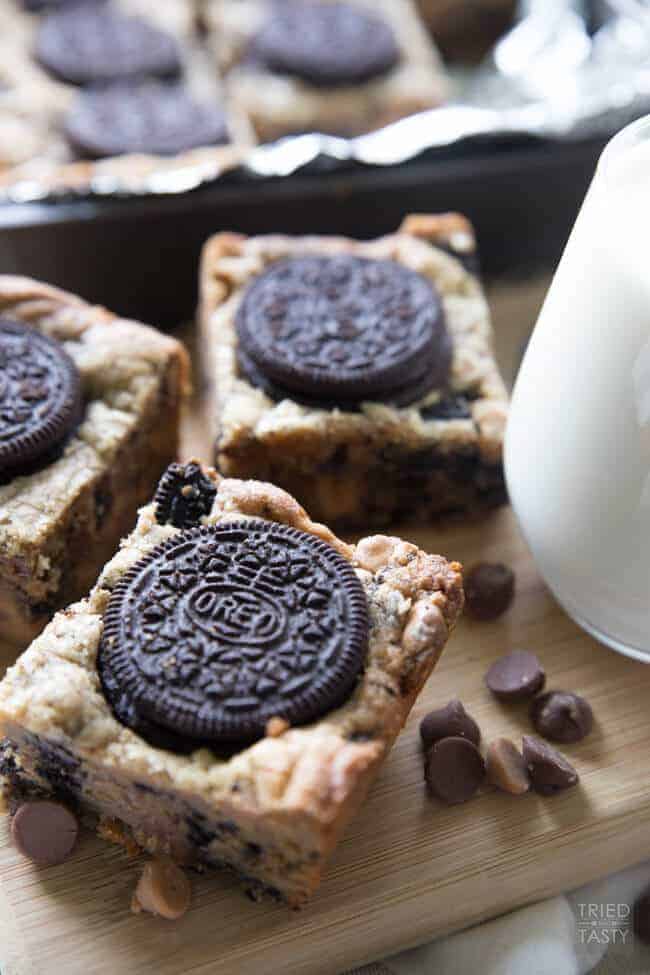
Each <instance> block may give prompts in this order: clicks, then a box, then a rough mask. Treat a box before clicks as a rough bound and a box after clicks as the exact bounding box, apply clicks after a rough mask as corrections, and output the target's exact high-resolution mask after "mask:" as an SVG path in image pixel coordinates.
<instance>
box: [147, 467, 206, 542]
mask: <svg viewBox="0 0 650 975" xmlns="http://www.w3.org/2000/svg"><path fill="white" fill-rule="evenodd" d="M216 496H217V486H216V484H215V483H214V482H213V481H211V480H210V478H209V477H208V476H207V474H204V473H203V469H202V467H201V465H200V464H199V462H198V461H194V460H192V461H189V463H187V464H170V465H169V467H168V468H167V470H166V471H165V473H164V474H163V476H162V477H161V479H160V482H159V484H158V487H157V489H156V493H155V495H154V506H155V512H156V521H157V522H158V524H159V525H174V527H175V528H189V527H191V526H192V525H198V524H199V523H200V521H201V518H203V517H204V516H205V515H209V514H210V512H211V511H212V505H213V504H214V499H215V498H216Z"/></svg>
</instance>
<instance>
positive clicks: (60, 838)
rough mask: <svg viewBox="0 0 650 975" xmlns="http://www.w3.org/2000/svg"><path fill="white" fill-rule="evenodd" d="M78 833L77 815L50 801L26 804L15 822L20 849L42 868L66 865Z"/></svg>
mask: <svg viewBox="0 0 650 975" xmlns="http://www.w3.org/2000/svg"><path fill="white" fill-rule="evenodd" d="M78 832H79V824H78V822H77V818H76V816H75V815H74V813H72V812H70V810H69V809H68V808H67V806H64V805H62V804H61V803H60V802H52V801H51V800H48V799H43V800H39V801H37V802H26V803H24V804H23V805H22V806H20V807H19V808H18V810H17V812H16V815H15V816H14V818H13V819H12V821H11V835H12V838H13V841H14V843H15V844H16V847H17V848H18V849H19V850H20V852H21V853H23V854H24V855H25V856H27V857H29V858H30V860H33V861H34V862H35V863H38V864H40V865H42V866H54V865H55V864H57V863H63V861H64V860H66V859H67V858H68V857H69V856H70V854H71V853H72V850H73V848H74V845H75V843H76V841H77V834H78Z"/></svg>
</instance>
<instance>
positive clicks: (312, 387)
mask: <svg viewBox="0 0 650 975" xmlns="http://www.w3.org/2000/svg"><path fill="white" fill-rule="evenodd" d="M236 328H237V335H238V338H239V347H238V357H239V364H240V368H241V370H242V372H243V373H244V374H245V375H246V376H247V377H248V378H249V379H250V381H251V382H252V383H253V384H254V385H257V386H260V387H261V388H263V389H265V390H266V391H267V392H268V393H269V394H270V395H271V396H273V398H274V399H278V398H286V397H288V398H291V399H294V400H298V401H299V402H304V403H307V404H310V405H311V404H313V405H317V406H319V405H321V406H330V405H333V406H339V407H341V408H345V409H355V408H358V406H359V404H360V403H361V402H363V401H368V400H381V401H385V402H392V403H395V404H396V405H399V406H406V405H408V404H409V403H411V402H414V401H415V400H417V399H419V398H421V397H422V396H424V395H425V394H426V393H428V392H429V391H430V390H431V389H434V388H439V387H442V386H444V384H445V380H446V378H447V375H448V372H449V367H450V364H451V354H452V346H451V340H450V338H449V334H448V332H447V328H446V326H445V321H444V314H443V309H442V303H441V301H440V298H439V296H438V294H437V293H436V291H435V290H434V288H433V286H432V285H431V283H430V282H429V281H428V280H427V279H426V278H424V277H423V276H422V275H420V274H417V273H416V272H414V271H411V270H410V269H408V268H406V267H404V266H402V265H401V264H398V263H396V262H394V261H379V260H372V259H369V258H362V257H352V256H351V255H340V256H337V257H323V256H309V257H299V258H293V259H290V260H287V261H281V262H278V263H276V264H273V265H272V266H271V267H270V268H269V269H268V270H267V271H265V272H264V273H263V274H261V275H260V276H259V277H258V278H256V279H255V280H254V281H253V283H252V284H251V285H250V286H249V287H248V289H247V290H246V292H245V294H244V296H243V299H242V301H241V304H240V306H239V309H238V311H237V318H236Z"/></svg>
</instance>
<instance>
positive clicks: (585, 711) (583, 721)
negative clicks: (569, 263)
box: [530, 691, 594, 743]
mask: <svg viewBox="0 0 650 975" xmlns="http://www.w3.org/2000/svg"><path fill="white" fill-rule="evenodd" d="M530 718H531V721H532V722H533V725H534V726H535V731H537V732H538V733H539V734H540V735H542V736H543V737H544V738H548V739H549V740H550V741H561V742H566V743H569V742H576V741H582V739H583V738H585V737H586V736H587V735H588V734H589V732H590V731H591V729H592V728H593V725H594V714H593V711H592V710H591V705H590V704H589V703H588V701H585V699H584V697H580V695H579V694H572V693H570V692H569V691H548V692H547V693H546V694H542V695H541V696H540V697H536V698H535V700H534V701H533V703H532V704H531V706H530Z"/></svg>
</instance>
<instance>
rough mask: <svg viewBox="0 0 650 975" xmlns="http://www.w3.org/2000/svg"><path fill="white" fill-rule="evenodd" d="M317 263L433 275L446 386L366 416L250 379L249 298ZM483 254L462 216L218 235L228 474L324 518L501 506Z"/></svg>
mask: <svg viewBox="0 0 650 975" xmlns="http://www.w3.org/2000/svg"><path fill="white" fill-rule="evenodd" d="M314 255H316V256H323V257H328V258H330V259H337V260H338V259H343V258H345V259H349V258H353V259H355V260H356V259H359V258H361V259H363V260H368V259H372V260H379V261H382V262H386V261H387V262H391V263H397V264H398V265H399V267H400V268H406V269H408V270H409V271H411V272H416V273H417V275H419V276H420V277H423V278H424V279H426V281H427V282H428V283H429V284H430V285H431V286H432V287H433V289H434V292H435V294H437V295H438V298H439V301H440V303H441V305H442V309H443V312H444V318H445V321H446V329H447V333H448V336H449V339H450V340H451V345H452V351H451V362H450V365H449V369H448V373H447V375H446V376H445V377H444V378H443V379H442V381H439V382H437V383H433V385H432V388H430V389H425V390H424V391H423V390H422V389H421V388H420V389H419V390H416V389H415V388H414V389H413V395H412V397H411V399H412V400H413V401H412V402H409V403H408V404H407V405H405V406H404V405H403V406H396V405H393V404H391V402H386V401H381V399H376V400H375V401H372V400H368V401H365V402H363V401H362V402H360V403H359V404H358V407H357V408H356V409H354V410H352V409H347V408H343V407H341V406H340V405H337V403H336V402H333V403H332V402H330V403H329V404H328V405H326V406H322V407H320V406H318V405H307V403H306V402H305V401H304V400H302V401H300V399H299V398H293V397H294V394H293V393H291V392H286V391H283V390H280V391H278V390H277V389H276V390H274V389H270V390H269V389H267V388H266V387H265V388H262V386H261V385H260V382H259V381H257V379H256V378H255V377H253V378H249V377H250V376H251V375H252V374H251V373H250V371H249V370H246V371H245V370H244V369H243V368H242V361H241V355H240V353H241V349H240V345H241V343H240V340H239V332H238V327H237V321H238V315H239V309H240V307H241V305H242V301H243V299H244V297H245V296H246V295H247V294H248V293H249V291H250V288H251V287H252V285H253V284H254V283H255V282H256V281H258V280H259V278H260V276H261V275H263V274H265V273H267V272H268V270H269V268H272V267H273V266H274V265H275V264H276V262H287V261H290V260H294V259H297V258H300V259H303V258H304V257H305V256H314ZM475 257H476V255H475V245H474V235H473V232H472V228H471V226H470V224H469V223H468V222H467V221H466V220H465V219H464V218H463V217H460V216H458V215H456V214H447V215H438V216H411V217H408V218H407V219H406V221H405V222H404V224H403V225H402V227H401V228H400V230H399V231H398V232H397V233H395V234H391V235H389V236H386V237H382V238H380V239H377V240H373V241H354V240H350V239H344V238H336V237H288V236H281V235H273V236H260V237H249V238H247V237H243V236H240V235H237V234H217V235H216V236H215V237H212V238H211V240H209V241H208V243H207V244H206V245H205V249H204V253H203V260H202V267H201V285H200V291H201V301H200V325H201V331H202V347H203V361H204V364H205V370H206V374H207V381H208V385H209V388H210V395H211V398H212V408H211V417H212V424H213V428H212V429H213V435H214V441H215V458H216V466H217V468H218V469H219V470H220V471H221V472H222V473H223V474H225V475H227V476H233V477H251V476H259V477H263V478H268V479H269V480H271V481H273V482H274V483H277V484H279V485H280V486H281V487H283V488H285V489H286V490H287V491H289V492H290V493H291V494H293V495H294V496H295V497H297V498H298V500H299V501H300V502H301V503H302V504H304V505H305V507H306V508H307V510H309V511H310V513H311V514H312V516H313V517H315V518H318V519H319V520H323V521H326V522H328V523H333V524H344V525H347V526H354V527H358V526H363V525H381V524H385V523H388V522H390V521H391V520H393V519H396V518H399V517H404V516H410V517H415V518H421V519H426V518H431V517H432V516H435V515H440V514H442V513H446V512H453V511H463V512H465V511H468V510H476V509H478V510H482V509H484V508H485V507H486V506H490V505H493V504H498V503H501V502H502V501H503V500H504V485H503V471H502V443H503V433H504V428H505V422H506V415H507V394H506V390H505V387H504V384H503V381H502V379H501V376H500V374H499V370H498V367H497V364H496V362H495V359H494V354H493V350H492V329H491V325H490V317H489V311H488V307H487V303H486V300H485V297H484V295H483V291H482V289H481V285H480V283H479V281H478V279H477V277H476V274H475V268H476V261H475ZM355 300H356V301H357V303H358V301H361V300H362V298H361V297H359V296H357V298H356V299H355ZM435 300H436V299H435V298H434V297H433V296H432V297H431V301H432V302H433V301H435ZM380 314H381V311H380ZM399 329H401V325H400V326H399ZM406 351H407V352H408V349H407V350H406ZM424 361H425V362H426V360H424ZM432 368H434V367H433V366H432ZM432 375H433V373H432ZM425 378H426V376H425ZM418 382H421V380H418ZM407 392H408V389H407ZM407 399H408V397H407Z"/></svg>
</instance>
